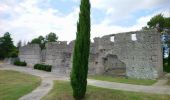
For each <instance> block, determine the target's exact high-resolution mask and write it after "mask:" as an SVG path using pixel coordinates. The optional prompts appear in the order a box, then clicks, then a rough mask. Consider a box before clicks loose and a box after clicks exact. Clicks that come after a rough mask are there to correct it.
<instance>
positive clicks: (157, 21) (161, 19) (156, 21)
mask: <svg viewBox="0 0 170 100" xmlns="http://www.w3.org/2000/svg"><path fill="white" fill-rule="evenodd" d="M158 24H159V27H160V29H163V28H164V26H165V25H164V24H165V19H164V17H163V15H162V14H158V15H156V16H154V17H152V18H151V19H150V21H149V22H148V23H147V25H148V26H149V28H152V27H157V25H158ZM160 31H161V30H160Z"/></svg>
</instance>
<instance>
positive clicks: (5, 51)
mask: <svg viewBox="0 0 170 100" xmlns="http://www.w3.org/2000/svg"><path fill="white" fill-rule="evenodd" d="M0 42H1V43H0V58H1V59H4V58H5V57H15V56H17V52H15V51H16V47H15V46H14V44H13V41H12V38H11V35H10V33H9V32H6V33H5V34H4V36H3V37H1V38H0Z"/></svg>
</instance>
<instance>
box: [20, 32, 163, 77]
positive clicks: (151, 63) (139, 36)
mask: <svg viewBox="0 0 170 100" xmlns="http://www.w3.org/2000/svg"><path fill="white" fill-rule="evenodd" d="M73 49H74V41H72V42H70V43H69V44H67V42H65V41H63V42H52V43H47V44H46V46H45V49H43V50H41V49H40V47H39V45H38V44H29V45H27V46H24V47H21V48H20V50H19V58H20V60H21V61H26V62H27V64H28V65H29V66H34V64H37V63H45V64H50V65H52V66H53V69H52V72H55V73H60V74H67V75H69V74H70V71H71V66H72V63H71V62H72V55H73ZM162 73H163V63H162V43H161V34H160V33H158V32H157V31H156V30H148V31H135V32H126V33H119V34H111V35H105V36H103V37H101V38H94V42H93V43H91V48H90V58H89V74H92V75H94V74H99V75H103V74H106V75H125V76H127V77H131V78H140V79H155V78H159V77H160V76H161V75H162Z"/></svg>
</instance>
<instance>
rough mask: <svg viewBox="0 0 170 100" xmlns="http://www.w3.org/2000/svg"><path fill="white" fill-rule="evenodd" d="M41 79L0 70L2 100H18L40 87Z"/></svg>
mask: <svg viewBox="0 0 170 100" xmlns="http://www.w3.org/2000/svg"><path fill="white" fill-rule="evenodd" d="M40 82H41V79H40V78H39V77H36V76H33V75H28V74H24V73H20V72H17V71H10V70H0V100H18V98H19V97H21V96H23V95H25V94H27V93H29V92H31V91H32V90H33V89H35V88H36V87H37V86H39V85H40Z"/></svg>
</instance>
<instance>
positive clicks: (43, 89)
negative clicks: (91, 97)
mask: <svg viewBox="0 0 170 100" xmlns="http://www.w3.org/2000/svg"><path fill="white" fill-rule="evenodd" d="M4 66H5V67H4ZM0 70H16V71H20V72H24V73H28V74H32V75H35V76H39V77H41V79H42V83H41V85H40V86H39V87H38V88H36V89H35V90H34V91H32V92H31V93H29V94H27V95H25V96H23V97H21V98H20V100H40V99H41V98H42V97H43V96H45V95H46V94H47V93H48V92H49V91H50V90H51V89H52V86H53V81H54V80H64V81H69V78H68V77H65V76H63V75H57V74H54V73H49V72H44V71H39V70H34V69H32V68H26V67H16V66H13V65H6V64H5V65H4V64H2V63H1V64H0ZM165 82H166V80H159V81H158V82H157V83H155V84H154V85H152V86H143V85H132V84H124V83H116V82H106V81H99V80H92V79H88V85H92V86H97V87H102V88H108V89H116V90H124V91H133V92H145V93H155V94H170V86H168V85H163V84H165Z"/></svg>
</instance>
